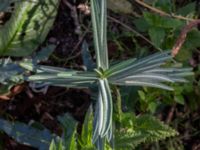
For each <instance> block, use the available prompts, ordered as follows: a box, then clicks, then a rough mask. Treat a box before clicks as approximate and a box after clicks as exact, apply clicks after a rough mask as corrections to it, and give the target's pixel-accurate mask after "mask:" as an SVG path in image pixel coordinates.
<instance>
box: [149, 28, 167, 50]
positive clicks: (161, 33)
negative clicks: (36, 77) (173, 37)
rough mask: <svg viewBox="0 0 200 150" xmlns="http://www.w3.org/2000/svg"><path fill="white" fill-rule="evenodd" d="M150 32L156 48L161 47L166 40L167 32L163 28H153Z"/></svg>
mask: <svg viewBox="0 0 200 150" xmlns="http://www.w3.org/2000/svg"><path fill="white" fill-rule="evenodd" d="M148 32H149V36H150V38H151V41H152V42H153V43H154V44H155V46H157V47H161V44H162V43H163V41H164V39H165V30H164V29H162V28H156V27H151V28H150V29H149V30H148Z"/></svg>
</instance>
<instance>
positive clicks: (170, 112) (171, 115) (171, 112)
mask: <svg viewBox="0 0 200 150" xmlns="http://www.w3.org/2000/svg"><path fill="white" fill-rule="evenodd" d="M175 109H176V104H174V105H173V106H172V107H171V109H170V110H169V113H168V115H167V119H166V123H167V124H169V123H170V122H171V121H172V118H173V116H174V111H175Z"/></svg>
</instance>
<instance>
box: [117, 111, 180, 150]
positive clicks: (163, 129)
mask: <svg viewBox="0 0 200 150" xmlns="http://www.w3.org/2000/svg"><path fill="white" fill-rule="evenodd" d="M127 115H128V114H123V118H122V121H121V122H122V124H121V127H120V129H118V130H116V134H115V135H116V136H115V139H116V141H115V147H116V149H117V150H122V149H127V150H129V149H134V148H135V147H136V146H138V145H139V144H141V143H147V142H156V141H158V140H164V139H165V138H167V137H171V136H175V135H177V132H176V131H175V130H174V129H172V128H171V127H169V126H168V125H165V124H163V123H162V122H161V121H159V120H158V119H156V118H155V117H153V116H151V115H142V116H138V117H133V116H132V114H131V115H128V116H127ZM127 120H128V122H129V123H128V124H127V123H123V122H124V121H125V122H126V121H127ZM130 122H131V123H130ZM127 125H128V126H127Z"/></svg>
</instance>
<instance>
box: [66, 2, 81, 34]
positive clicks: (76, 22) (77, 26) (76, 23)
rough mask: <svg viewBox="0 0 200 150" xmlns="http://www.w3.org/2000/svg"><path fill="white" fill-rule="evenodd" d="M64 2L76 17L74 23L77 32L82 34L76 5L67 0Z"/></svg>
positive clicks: (72, 15)
mask: <svg viewBox="0 0 200 150" xmlns="http://www.w3.org/2000/svg"><path fill="white" fill-rule="evenodd" d="M63 2H64V4H65V5H66V6H67V7H68V8H69V9H70V10H71V17H72V18H73V19H74V25H75V27H76V29H75V33H76V34H78V35H81V34H82V32H81V26H80V23H79V21H78V14H77V10H76V6H73V5H72V4H70V3H69V2H68V1H67V0H63Z"/></svg>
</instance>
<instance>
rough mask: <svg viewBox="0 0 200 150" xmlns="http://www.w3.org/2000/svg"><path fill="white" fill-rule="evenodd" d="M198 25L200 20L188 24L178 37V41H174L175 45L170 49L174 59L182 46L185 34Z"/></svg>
mask: <svg viewBox="0 0 200 150" xmlns="http://www.w3.org/2000/svg"><path fill="white" fill-rule="evenodd" d="M198 24H200V19H198V20H195V21H192V22H190V23H189V24H188V25H186V26H185V27H184V28H183V29H182V30H181V33H180V35H179V37H178V39H177V40H176V43H175V45H174V46H173V48H172V56H173V57H175V56H176V55H177V54H178V52H179V50H180V49H181V47H182V46H183V44H184V42H185V39H186V37H187V33H188V32H189V31H190V30H191V29H192V28H193V27H196V26H197V25H198Z"/></svg>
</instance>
